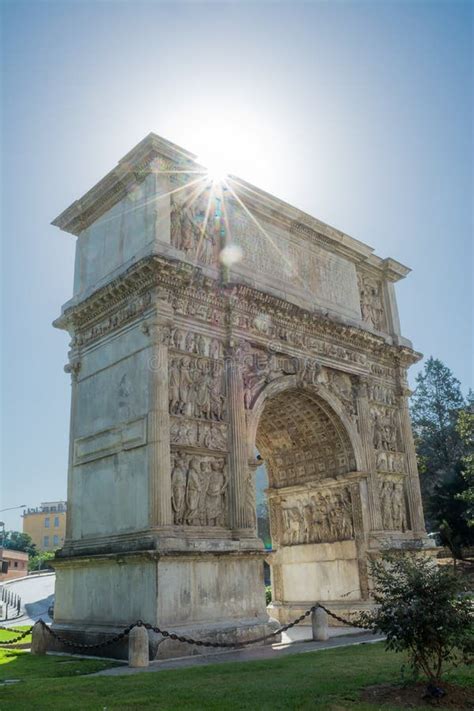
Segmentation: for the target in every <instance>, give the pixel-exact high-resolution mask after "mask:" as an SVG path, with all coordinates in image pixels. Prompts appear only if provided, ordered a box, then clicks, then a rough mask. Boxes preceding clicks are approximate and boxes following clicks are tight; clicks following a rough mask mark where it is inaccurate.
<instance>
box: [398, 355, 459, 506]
mask: <svg viewBox="0 0 474 711" xmlns="http://www.w3.org/2000/svg"><path fill="white" fill-rule="evenodd" d="M464 406H465V400H464V397H463V395H462V392H461V387H460V383H459V380H457V379H456V378H455V377H454V375H453V374H452V372H451V371H450V369H449V368H448V367H447V366H445V365H444V364H443V363H442V362H441V361H440V360H438V359H437V358H433V357H430V358H428V360H427V361H426V363H425V367H424V370H423V372H422V373H419V374H418V375H417V377H416V389H415V391H414V393H413V396H412V402H411V417H412V423H413V430H414V434H415V442H416V448H417V455H418V462H419V468H420V477H421V485H422V490H423V494H424V496H425V498H426V497H427V496H429V495H430V494H431V493H432V492H433V490H434V487H435V486H436V484H439V483H441V482H443V481H447V480H449V479H450V478H452V477H454V476H455V474H456V467H457V466H458V465H459V461H460V459H461V457H462V453H463V443H462V440H461V437H460V435H459V432H458V430H457V427H456V424H457V420H458V414H459V411H460V410H461V409H462V408H463V407H464Z"/></svg>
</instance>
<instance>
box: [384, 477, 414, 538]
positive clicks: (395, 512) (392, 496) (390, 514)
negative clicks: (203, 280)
mask: <svg viewBox="0 0 474 711" xmlns="http://www.w3.org/2000/svg"><path fill="white" fill-rule="evenodd" d="M379 489H380V509H381V512H382V526H383V528H384V530H386V531H406V530H407V528H408V525H407V515H406V505H405V493H404V488H403V481H401V480H399V479H398V480H394V479H390V478H387V477H383V478H382V477H380V478H379Z"/></svg>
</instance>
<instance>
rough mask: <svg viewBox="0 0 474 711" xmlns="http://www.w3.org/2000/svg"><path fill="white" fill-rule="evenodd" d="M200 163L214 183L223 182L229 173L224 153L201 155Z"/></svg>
mask: <svg viewBox="0 0 474 711" xmlns="http://www.w3.org/2000/svg"><path fill="white" fill-rule="evenodd" d="M198 163H199V164H200V165H202V166H203V167H204V169H205V171H206V175H207V176H208V177H209V178H210V179H211V180H212V182H213V183H223V182H224V181H225V179H226V178H227V176H228V174H229V170H228V168H226V161H225V157H224V156H223V155H222V154H218V153H209V155H207V156H206V155H203V156H199V158H198Z"/></svg>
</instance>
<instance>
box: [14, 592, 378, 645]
mask: <svg viewBox="0 0 474 711" xmlns="http://www.w3.org/2000/svg"><path fill="white" fill-rule="evenodd" d="M318 607H319V608H321V610H324V612H326V613H327V614H328V615H329V616H330V617H332V618H333V619H335V620H337V621H338V622H341V623H342V624H344V625H348V626H349V627H359V628H360V629H371V628H370V627H369V626H368V625H362V624H361V623H360V624H356V623H354V622H351V621H350V620H346V619H345V618H344V617H340V616H339V615H336V613H334V612H331V610H328V609H327V607H324V605H321V604H320V603H316V604H315V605H313V606H312V607H310V608H309V609H308V610H306V612H304V613H303V614H302V615H300V616H299V617H297V618H296V619H295V620H293V621H292V622H289V623H288V624H286V625H283V626H282V627H279V628H278V629H277V630H274V631H273V632H268V633H267V634H264V635H261V636H260V637H255V638H254V639H249V640H245V641H242V642H207V641H205V640H202V639H193V638H192V637H186V636H184V635H179V634H176V633H175V632H169V631H168V630H162V629H160V627H154V626H153V625H151V624H150V623H148V622H143V620H137V621H136V622H134V623H133V624H131V625H128V627H125V628H124V629H123V630H122V632H119V633H118V634H116V635H114V636H113V637H111V638H110V639H108V640H106V641H105V642H98V643H97V644H85V643H83V642H73V641H72V640H70V639H66V638H65V637H61V636H60V635H59V634H58V633H57V632H56V631H55V630H53V629H51V627H49V626H48V625H47V624H46V622H44V621H43V620H39V622H40V623H41V625H42V626H43V628H44V629H46V630H47V631H48V632H49V634H50V635H51V636H52V637H54V639H56V640H57V641H58V642H60V643H61V644H64V645H65V646H67V647H72V648H75V649H83V650H92V649H100V648H101V647H109V646H110V645H112V644H115V643H116V642H120V641H121V640H122V639H124V638H125V637H127V636H128V635H129V634H130V632H131V631H132V629H133V628H134V627H144V628H145V629H147V630H151V631H153V632H156V634H159V635H161V636H162V637H164V638H165V639H172V640H173V641H177V642H183V643H185V644H193V645H195V646H196V647H211V648H214V649H219V648H221V649H238V648H241V647H246V646H247V645H249V644H257V643H258V642H266V641H267V640H268V639H271V638H272V637H276V636H277V635H279V634H281V633H282V632H286V631H287V630H289V629H291V628H292V627H295V626H296V625H298V624H299V623H300V622H302V621H303V620H304V619H306V617H309V615H311V614H312V613H313V612H314V611H315V610H317V609H318ZM32 629H33V628H30V630H27V632H26V633H25V635H22V636H26V634H28V632H30V631H31V630H32Z"/></svg>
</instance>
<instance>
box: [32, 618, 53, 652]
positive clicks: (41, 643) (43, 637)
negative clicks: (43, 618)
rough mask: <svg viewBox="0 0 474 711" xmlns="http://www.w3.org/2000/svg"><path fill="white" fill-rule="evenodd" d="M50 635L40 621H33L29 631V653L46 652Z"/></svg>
mask: <svg viewBox="0 0 474 711" xmlns="http://www.w3.org/2000/svg"><path fill="white" fill-rule="evenodd" d="M50 637H51V635H50V633H49V632H48V630H47V629H45V627H44V625H43V624H42V623H41V622H35V624H34V625H33V629H32V631H31V653H32V654H46V652H47V650H48V647H49V641H50V640H49V638H50Z"/></svg>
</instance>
